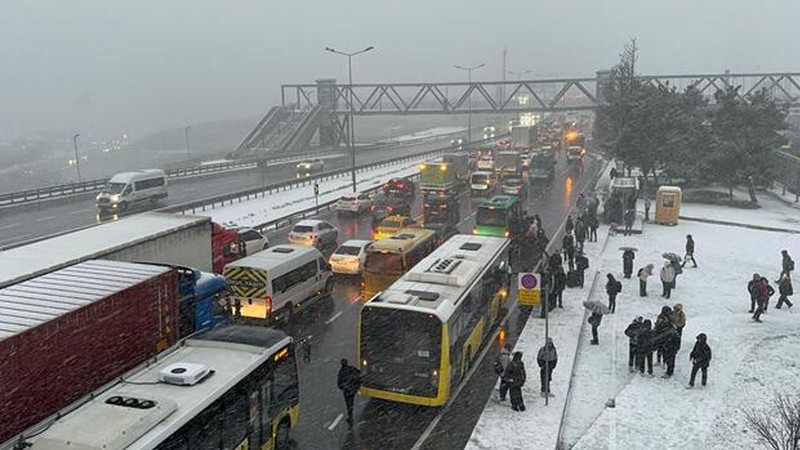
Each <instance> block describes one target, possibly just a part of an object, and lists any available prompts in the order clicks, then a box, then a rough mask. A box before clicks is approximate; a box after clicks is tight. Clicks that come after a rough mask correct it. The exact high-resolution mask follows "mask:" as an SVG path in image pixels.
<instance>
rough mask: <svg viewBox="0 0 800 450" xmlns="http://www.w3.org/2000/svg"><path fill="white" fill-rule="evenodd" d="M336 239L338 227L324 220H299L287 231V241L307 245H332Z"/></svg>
mask: <svg viewBox="0 0 800 450" xmlns="http://www.w3.org/2000/svg"><path fill="white" fill-rule="evenodd" d="M338 239H339V229H338V228H336V227H335V226H333V224H331V223H330V222H326V221H324V220H314V219H306V220H301V221H300V222H297V224H296V225H295V226H294V228H292V231H290V232H289V243H291V244H297V245H305V246H307V247H316V248H327V247H332V246H335V245H336V241H337V240H338Z"/></svg>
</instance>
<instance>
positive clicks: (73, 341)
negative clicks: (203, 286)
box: [0, 260, 178, 442]
mask: <svg viewBox="0 0 800 450" xmlns="http://www.w3.org/2000/svg"><path fill="white" fill-rule="evenodd" d="M177 335H178V276H177V273H176V271H175V270H174V269H170V268H166V267H159V266H152V265H146V264H134V263H128V262H121V261H104V260H95V261H87V262H83V263H80V264H76V265H73V266H70V267H66V268H63V269H60V270H56V271H54V272H50V273H48V274H45V275H41V276H39V277H37V278H33V279H30V280H27V281H24V282H21V283H18V284H14V285H11V286H8V287H5V288H3V289H0V442H4V441H6V440H8V439H10V438H11V437H13V436H15V435H16V434H18V433H21V432H22V431H24V430H25V429H26V428H28V427H30V426H32V425H34V424H36V423H37V422H39V421H41V420H42V419H44V418H45V417H48V416H50V415H52V414H55V413H56V412H58V410H60V409H61V408H64V407H66V406H68V405H70V404H71V403H73V402H75V401H76V400H78V399H80V398H81V397H83V396H85V395H87V394H89V393H91V392H92V391H93V390H95V389H98V388H99V387H101V386H102V385H104V384H105V383H108V382H110V381H112V380H113V379H114V378H115V377H118V376H120V375H122V374H123V373H125V372H126V371H128V370H130V369H132V368H133V367H136V366H137V365H138V364H141V363H143V362H144V361H146V360H147V359H148V358H150V357H152V356H154V355H155V354H156V353H158V352H159V351H160V350H162V349H165V348H167V347H169V346H170V345H172V344H174V343H175V341H176V338H177ZM100 426H102V424H100Z"/></svg>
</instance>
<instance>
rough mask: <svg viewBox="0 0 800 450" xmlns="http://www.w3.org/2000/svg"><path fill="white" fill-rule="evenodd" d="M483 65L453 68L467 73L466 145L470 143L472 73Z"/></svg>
mask: <svg viewBox="0 0 800 450" xmlns="http://www.w3.org/2000/svg"><path fill="white" fill-rule="evenodd" d="M485 65H486V64H484V63H480V64H477V65H475V66H470V67H463V66H459V65H456V66H453V67H455V68H456V69H459V70H465V71H466V72H467V80H468V84H467V92H468V93H469V96H468V97H467V108H468V112H467V143H469V142H472V92H471V89H472V71H473V70H476V69H480V68H481V67H483V66H485Z"/></svg>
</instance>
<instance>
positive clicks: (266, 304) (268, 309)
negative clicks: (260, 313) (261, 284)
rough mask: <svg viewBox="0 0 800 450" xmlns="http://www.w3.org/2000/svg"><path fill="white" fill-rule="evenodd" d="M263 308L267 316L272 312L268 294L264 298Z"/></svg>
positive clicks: (270, 299) (270, 298)
mask: <svg viewBox="0 0 800 450" xmlns="http://www.w3.org/2000/svg"><path fill="white" fill-rule="evenodd" d="M264 309H265V311H266V313H267V314H266V315H267V316H269V315H270V314H272V297H270V296H269V295H268V296H267V297H266V298H265V299H264Z"/></svg>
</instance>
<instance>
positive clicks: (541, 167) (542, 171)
mask: <svg viewBox="0 0 800 450" xmlns="http://www.w3.org/2000/svg"><path fill="white" fill-rule="evenodd" d="M529 173H530V177H531V178H532V179H534V180H547V181H550V180H552V179H553V178H555V176H556V158H555V157H554V156H553V153H552V152H546V151H534V152H533V153H532V154H531V164H530V170H529Z"/></svg>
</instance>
